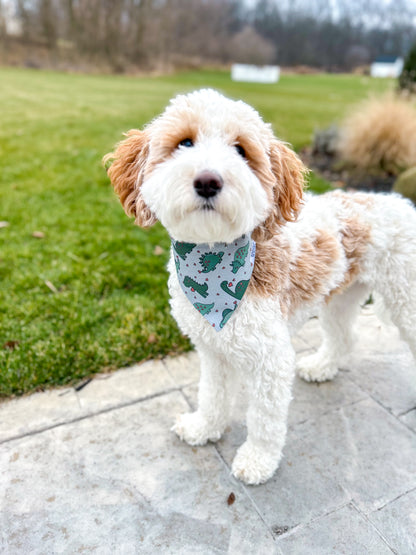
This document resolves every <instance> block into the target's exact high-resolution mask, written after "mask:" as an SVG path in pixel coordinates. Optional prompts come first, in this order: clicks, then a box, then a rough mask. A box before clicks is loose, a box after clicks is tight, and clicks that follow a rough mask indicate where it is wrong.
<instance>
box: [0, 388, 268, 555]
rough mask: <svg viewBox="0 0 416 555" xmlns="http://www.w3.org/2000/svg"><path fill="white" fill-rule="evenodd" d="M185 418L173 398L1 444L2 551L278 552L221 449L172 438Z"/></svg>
mask: <svg viewBox="0 0 416 555" xmlns="http://www.w3.org/2000/svg"><path fill="white" fill-rule="evenodd" d="M187 409H188V406H187V404H186V402H185V401H184V398H183V396H182V395H181V394H180V393H179V392H173V393H169V394H166V395H164V396H160V397H157V398H154V399H151V400H148V401H145V402H142V403H139V404H137V405H132V406H128V407H124V408H120V409H116V410H113V411H110V412H106V413H103V414H99V415H96V416H93V417H91V418H89V419H85V420H82V421H79V422H75V423H71V424H68V425H66V426H62V427H59V428H54V429H52V430H49V431H46V432H43V433H41V434H37V435H34V436H31V437H27V438H23V439H18V440H15V441H11V442H8V444H7V449H6V448H5V445H3V446H2V448H1V449H0V464H1V467H2V468H7V469H8V470H7V472H5V473H2V474H1V476H0V490H1V491H2V494H3V495H2V496H1V499H3V501H2V506H1V516H0V519H1V520H0V530H1V532H0V538H1V543H0V552H2V553H33V552H42V553H76V552H94V551H96V550H100V552H103V553H135V552H138V553H155V550H156V552H161V553H167V552H170V553H218V551H221V552H227V551H228V550H231V552H233V551H234V550H235V551H234V552H237V551H240V550H241V552H242V553H244V552H247V553H249V552H250V549H252V547H253V545H257V546H258V548H259V552H264V553H267V552H269V553H270V552H273V549H274V542H273V536H272V534H271V532H270V530H269V529H268V528H267V526H266V525H265V524H264V522H263V521H262V519H261V518H260V517H259V515H258V514H257V513H256V511H255V509H254V507H253V505H252V503H251V501H250V499H249V497H248V496H247V494H246V493H245V488H244V487H243V486H242V484H240V483H238V482H237V481H235V480H234V479H233V478H232V477H231V476H230V473H229V471H228V469H227V467H226V466H225V465H224V463H223V461H222V460H221V458H220V457H219V456H218V453H217V451H216V449H215V447H214V446H213V445H208V446H207V447H205V448H200V449H195V448H194V449H192V448H190V447H188V446H187V445H185V444H183V443H182V442H180V441H179V440H178V439H177V438H176V436H174V434H173V433H171V432H170V425H171V422H172V420H173V418H174V415H175V414H176V413H178V412H183V411H184V410H187ZM231 493H233V494H234V496H235V501H234V502H233V503H232V504H229V503H228V502H227V500H228V499H229V496H230V494H231Z"/></svg>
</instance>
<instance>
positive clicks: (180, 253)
mask: <svg viewBox="0 0 416 555" xmlns="http://www.w3.org/2000/svg"><path fill="white" fill-rule="evenodd" d="M172 247H173V256H174V259H175V266H176V272H177V275H178V280H179V283H180V285H181V287H182V291H183V292H184V293H185V295H186V297H187V298H188V300H189V301H190V302H191V303H192V304H193V306H194V307H195V309H196V310H197V311H198V312H199V313H200V314H202V316H203V317H204V318H205V319H206V320H208V322H209V323H210V324H211V325H212V327H213V328H215V330H216V331H221V330H222V328H223V327H224V326H225V324H226V323H227V322H228V320H229V319H230V318H231V316H232V315H233V314H234V311H235V310H237V307H238V304H239V303H240V301H241V299H242V298H243V295H244V293H245V292H246V290H247V287H248V284H249V282H250V278H251V274H252V273H253V267H254V258H255V252H256V243H255V242H254V241H253V239H251V237H250V236H249V235H243V236H242V237H240V238H239V239H236V240H235V241H233V242H232V243H214V245H213V246H211V247H210V246H209V245H208V244H196V243H181V242H179V241H174V240H173V239H172Z"/></svg>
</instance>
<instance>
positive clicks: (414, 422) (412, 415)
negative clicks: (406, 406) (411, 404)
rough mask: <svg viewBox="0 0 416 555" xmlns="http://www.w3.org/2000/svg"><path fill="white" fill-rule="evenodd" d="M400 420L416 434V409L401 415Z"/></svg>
mask: <svg viewBox="0 0 416 555" xmlns="http://www.w3.org/2000/svg"><path fill="white" fill-rule="evenodd" d="M400 420H401V422H403V423H404V424H406V426H407V427H408V428H410V429H411V430H413V431H414V432H416V409H413V410H410V411H409V412H407V413H406V414H403V415H401V416H400Z"/></svg>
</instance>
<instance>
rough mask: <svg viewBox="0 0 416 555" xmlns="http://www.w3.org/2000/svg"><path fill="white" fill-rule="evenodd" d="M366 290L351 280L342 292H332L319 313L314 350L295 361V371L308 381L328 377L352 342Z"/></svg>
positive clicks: (334, 372)
mask: <svg viewBox="0 0 416 555" xmlns="http://www.w3.org/2000/svg"><path fill="white" fill-rule="evenodd" d="M368 294H369V292H368V289H367V287H366V286H364V285H362V284H359V283H355V284H354V285H352V286H351V287H349V289H347V290H346V291H345V292H343V293H340V294H336V295H334V296H333V297H332V298H331V299H330V300H329V302H328V303H327V304H326V305H325V306H324V308H323V309H322V312H321V314H320V316H319V320H320V322H321V325H322V332H323V340H322V344H321V346H320V347H319V349H318V351H317V352H316V353H314V354H312V355H308V356H306V357H303V358H301V359H300V360H299V361H298V362H297V373H298V375H299V376H300V377H301V378H303V379H304V380H306V381H308V382H311V381H312V382H323V381H326V380H332V378H334V377H335V375H336V374H337V372H338V365H339V363H340V361H341V359H342V358H343V357H344V356H345V355H346V354H347V353H348V352H349V351H350V349H351V347H352V344H353V339H354V338H353V333H352V326H353V323H354V320H355V318H356V316H357V315H358V313H359V310H360V304H361V303H362V302H363V301H365V299H366V297H367V296H368Z"/></svg>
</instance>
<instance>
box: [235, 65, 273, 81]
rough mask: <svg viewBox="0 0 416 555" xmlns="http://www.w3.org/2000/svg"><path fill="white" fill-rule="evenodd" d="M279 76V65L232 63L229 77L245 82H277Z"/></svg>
mask: <svg viewBox="0 0 416 555" xmlns="http://www.w3.org/2000/svg"><path fill="white" fill-rule="evenodd" d="M279 77H280V67H279V66H254V65H248V64H233V65H232V66H231V79H232V80H233V81H244V82H246V83H277V82H278V81H279Z"/></svg>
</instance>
